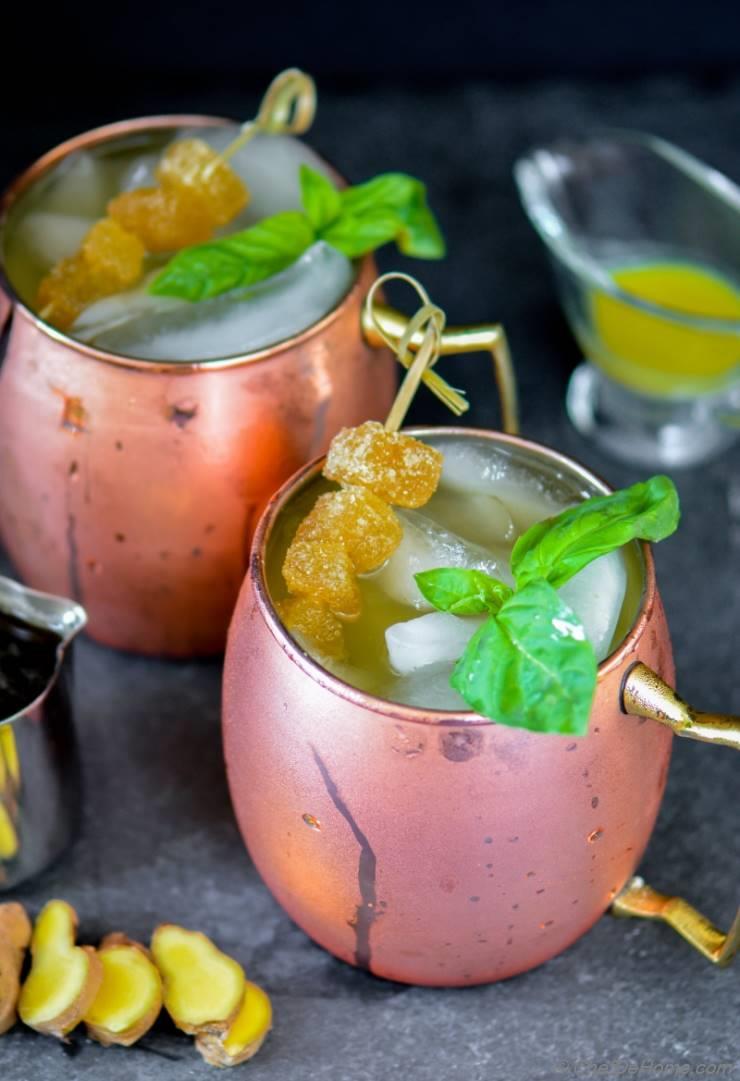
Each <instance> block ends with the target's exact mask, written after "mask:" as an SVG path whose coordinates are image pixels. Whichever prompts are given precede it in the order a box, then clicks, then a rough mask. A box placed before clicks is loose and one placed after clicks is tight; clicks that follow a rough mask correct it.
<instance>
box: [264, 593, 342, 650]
mask: <svg viewBox="0 0 740 1081" xmlns="http://www.w3.org/2000/svg"><path fill="white" fill-rule="evenodd" d="M278 612H279V615H280V618H281V619H282V621H283V623H284V624H285V626H286V627H287V628H288V630H289V631H293V632H294V633H296V634H300V635H303V636H304V637H305V638H308V639H309V641H310V642H311V644H312V645H314V646H316V647H317V648H318V649H320V650H321V652H322V653H324V654H325V655H326V656H327V657H334V658H335V660H338V661H341V660H344V659H345V657H346V649H345V645H344V631H343V629H342V624H341V622H340V620H339V619H337V617H336V616H335V615H334V613H333V612H330V611H329V609H328V608H327V607H326V605H325V604H321V603H320V602H318V601H315V600H313V598H312V597H287V598H286V599H285V600H284V601H281V602H280V603H279V604H278Z"/></svg>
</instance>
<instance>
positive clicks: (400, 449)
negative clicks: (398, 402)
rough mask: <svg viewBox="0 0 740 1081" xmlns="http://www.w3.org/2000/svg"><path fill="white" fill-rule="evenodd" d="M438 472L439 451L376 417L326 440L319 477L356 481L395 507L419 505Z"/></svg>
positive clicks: (433, 486)
mask: <svg viewBox="0 0 740 1081" xmlns="http://www.w3.org/2000/svg"><path fill="white" fill-rule="evenodd" d="M441 474H442V452H441V451H439V450H437V448H436V447H430V446H428V445H427V444H426V443H422V442H420V440H418V439H414V438H413V436H410V435H403V434H402V433H401V432H389V431H387V430H386V429H385V428H384V427H383V425H382V424H380V423H379V422H378V421H376V420H368V421H366V422H365V424H361V425H360V426H359V427H357V428H343V429H342V431H340V432H339V434H338V435H336V436H335V437H334V439H333V440H332V443H331V446H330V447H329V453H328V455H327V458H326V465H325V466H324V476H325V477H328V478H329V480H335V481H339V482H340V483H342V484H360V485H364V486H365V487H366V488H369V489H370V491H371V492H374V493H375V495H377V496H379V497H380V498H381V499H383V500H385V502H386V503H391V504H395V505H396V506H398V507H423V506H424V504H425V503H428V502H429V500H430V499H431V498H432V496H433V495H434V492H435V491H436V489H437V485H438V484H439V478H440V476H441Z"/></svg>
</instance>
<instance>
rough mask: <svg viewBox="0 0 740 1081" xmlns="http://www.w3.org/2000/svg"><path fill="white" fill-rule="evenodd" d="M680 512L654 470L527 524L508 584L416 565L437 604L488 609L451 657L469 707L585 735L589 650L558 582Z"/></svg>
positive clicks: (663, 528) (466, 610)
mask: <svg viewBox="0 0 740 1081" xmlns="http://www.w3.org/2000/svg"><path fill="white" fill-rule="evenodd" d="M679 517H680V510H679V504H678V494H677V492H676V489H675V486H674V484H673V482H672V481H671V480H670V479H669V478H668V477H663V476H657V477H651V479H650V480H648V481H646V482H645V483H643V484H634V485H632V487H631V488H625V489H624V490H622V491H620V492H614V493H613V494H612V495H608V496H597V497H595V498H593V499H587V500H584V502H583V503H579V504H578V505H577V506H575V507H571V508H570V509H569V510H566V511H563V512H562V514H558V515H556V516H555V517H553V518H548V519H546V520H545V521H543V522H538V523H537V524H536V525H534V526H532V528H531V529H528V530H527V532H526V533H524V534H523V535H522V536H521V537H520V538H519V540H518V541H517V542H516V544H515V545H514V549H513V551H512V557H511V570H512V574H513V576H514V581H515V583H516V588H515V590H512V589H511V588H510V587H509V586H507V585H506V584H505V583H504V582H500V581H498V580H497V579H495V578H491V577H489V576H488V575H487V574H485V573H484V572H483V571H478V570H461V569H460V568H459V567H439V568H437V569H435V570H429V571H423V572H422V573H420V574H417V575H416V582H417V584H418V586H419V589H420V590H421V592H422V594H423V595H424V597H426V599H427V600H428V601H429V603H430V604H432V605H433V606H434V607H435V608H438V609H439V610H440V611H443V612H453V613H454V614H456V615H473V614H480V613H483V612H488V619H487V620H486V621H485V623H484V624H483V625H482V626H481V627H480V628H479V629H478V630H477V631H476V633H475V634H474V635H473V637H472V638H471V639H470V641H469V642H468V645H467V647H466V649H465V652H464V653H463V655H462V657H461V658H460V660H459V661H458V662H457V665H456V666H455V669H454V671H453V673H452V676H451V678H450V683H451V685H452V686H453V687H454V688H455V690H457V691H458V692H459V693H460V694H461V695H462V697H463V698H464V699H465V701H466V702H467V703H468V705H469V706H470V707H471V709H474V710H475V711H476V712H477V713H480V714H482V715H483V716H485V717H490V718H491V720H495V721H497V722H498V723H499V724H506V725H512V726H514V727H519V728H528V729H530V731H534V732H558V733H561V734H563V735H573V736H583V735H585V734H586V731H587V729H588V718H589V713H590V711H591V703H592V701H593V695H594V690H595V688H596V676H597V664H596V656H595V654H594V650H593V647H592V645H591V643H590V642H589V641H588V639H587V638H586V632H585V629H584V627H583V624H582V622H581V621H580V619H579V618H578V616H577V615H576V613H575V612H574V611H573V610H572V609H571V608H570V607H569V606H568V605H567V604H566V603H565V602H564V601H563V600H562V598H561V597H560V596H559V594H558V593H557V592H556V590H557V589H558V588H560V586H562V585H564V584H565V583H566V582H567V581H568V580H569V579H570V578H572V577H573V575H574V574H577V573H578V571H580V570H582V569H583V567H585V566H586V565H587V564H588V563H590V562H592V560H594V559H598V558H599V556H602V555H606V554H607V553H608V552H612V551H615V550H616V549H617V548H621V547H622V545H624V544H627V543H628V542H629V541H631V540H650V541H659V540H662V539H663V538H664V537H667V536H670V534H671V533H673V532H674V530H675V529H676V527H677V525H678V521H679Z"/></svg>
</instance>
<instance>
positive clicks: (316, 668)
mask: <svg viewBox="0 0 740 1081" xmlns="http://www.w3.org/2000/svg"><path fill="white" fill-rule="evenodd" d="M403 430H404V431H405V432H407V433H408V434H410V435H415V436H421V437H423V436H425V435H450V436H462V437H463V438H465V437H468V436H477V437H480V438H483V439H486V440H489V441H491V442H495V443H503V444H505V445H507V446H510V447H517V448H521V449H525V450H534V451H536V452H537V453H539V454H544V456H545V457H546V458H547V459H548V460H549V461H550V462H552V463H554V464H555V465H558V466H561V467H563V468H565V469H567V470H568V471H569V472H570V473H571V474H575V475H576V476H578V477H580V478H581V479H583V480H585V481H587V482H588V483H589V484H591V485H594V486H595V487H596V488H598V489H599V490H600V491H601V492H603V494H605V495H607V494H609V493H610V492H612V491H614V489H613V488H612V487H611V485H609V484H608V483H607V482H606V481H605V480H604V479H603V478H602V477H600V476H599V475H598V474H596V473H594V472H593V471H592V470H590V469H588V468H587V467H586V466H584V465H582V464H581V463H580V462H578V461H576V460H575V459H574V458H570V457H569V456H568V455H566V454H562V453H561V452H560V451H557V450H553V448H552V447H547V446H545V445H544V444H543V443H538V442H536V441H535V440H532V439H524V438H523V437H522V436H516V435H508V434H506V433H504V432H498V431H494V430H492V429H486V428H463V427H460V426H447V425H442V426H433V425H415V426H411V427H408V428H404V429H403ZM324 461H325V456H321V457H318V458H315V459H313V461H311V462H308V463H307V464H306V465H305V466H303V467H302V468H301V469H299V470H298V471H297V472H295V473H294V474H293V476H292V477H289V478H288V480H287V481H285V483H284V484H283V485H282V486H281V487H280V488H279V489H278V490H277V492H275V494H274V495H273V496H272V498H271V499H270V502H269V503H268V504H267V506H266V507H265V509H264V511H263V512H262V515H261V516H260V519H259V522H258V523H257V528H256V530H255V534H254V540H253V543H252V554H251V556H250V576H251V581H252V588H253V589H254V593H255V597H256V601H257V605H258V607H259V610H260V614H261V615H262V617H263V619H264V620H265V622H266V624H267V626H268V627H269V629H270V632H271V634H272V635H273V637H274V638H275V640H276V641H277V643H278V645H280V647H281V648H282V649H283V650H284V651H285V653H286V654H287V655H288V657H289V658H290V660H291V661H293V663H294V664H296V665H298V667H299V668H300V669H301V671H302V672H304V674H305V675H307V676H308V677H309V678H310V679H312V680H313V681H314V682H315V683H318V684H319V686H321V687H324V688H325V689H326V690H328V691H329V692H330V693H332V694H335V695H337V696H338V697H339V698H343V699H345V700H347V701H349V702H352V703H354V704H355V705H357V706H362V707H363V708H364V709H368V710H370V711H372V712H373V713H378V714H382V715H383V716H384V717H390V718H392V719H394V720H398V721H402V722H403V723H404V724H434V725H442V726H444V725H453V726H455V727H459V726H460V725H461V724H463V725H467V726H471V727H473V726H476V725H490V724H492V723H494V724H495V723H496V722H495V721H494V722H492V721H490V720H489V719H488V718H487V717H482V716H480V714H477V713H474V712H473V711H470V710H466V711H463V712H455V711H454V710H441V709H424V708H421V707H418V706H406V705H402V704H401V703H398V702H390V701H389V700H388V699H386V698H380V697H379V696H378V695H374V694H370V693H369V692H367V691H361V690H359V689H358V688H357V687H352V686H351V685H350V684H349V683H345V682H344V681H343V680H341V679H339V677H338V676H335V675H333V674H332V673H331V672H329V671H328V670H327V669H326V668H323V667H322V666H321V665H320V664H319V663H318V662H317V661H315V660H313V658H312V657H310V656H309V654H308V653H306V652H305V651H304V650H303V649H302V648H301V647H300V645H299V644H298V642H297V641H296V639H295V638H293V637H292V635H291V634H290V633H289V631H288V630H287V629H286V628H285V626H284V624H283V623H282V621H281V619H280V616H279V615H278V613H277V611H276V609H275V606H274V604H273V602H272V600H271V598H270V591H269V589H268V586H267V581H266V577H265V564H266V554H267V545H268V543H269V539H270V534H271V531H272V527H273V525H274V524H275V522H276V520H277V518H278V515H279V514H280V512H281V511H282V510H283V508H284V507H285V505H286V504H287V502H288V500H289V499H290V498H291V497H292V496H293V495H294V494H295V492H296V491H297V490H298V489H299V488H301V487H304V486H305V485H306V484H308V483H309V482H310V481H311V480H313V478H314V477H315V476H316V474H317V473H318V470H319V469H320V467H321V465H322V463H323V462H324ZM640 548H641V551H642V557H643V566H644V571H643V579H644V581H643V590H642V597H641V599H640V606H639V609H638V611H637V614H636V616H635V618H634V621H633V623H632V626H631V627H630V629H629V631H628V632H627V634H626V635H625V636H624V639H623V640H622V642H621V643H620V644H619V646H618V647H617V648H616V649H615V650H614V651H613V652H612V653H610V654H609V656H608V657H606V658H605V659H604V660H603V661H602V662H601V663H600V664H599V666H598V677H597V678H598V681H599V682H600V681H601V680H603V679H604V677H606V676H607V675H608V674H609V673H610V672H613V671H614V670H615V669H618V668H619V667H620V666H621V665H622V664H623V662H624V660H625V657H626V656H627V655H629V654H630V653H632V652H633V651H634V647H635V643H636V642H637V641H638V640H639V639H640V637H641V636H642V634H643V632H644V630H645V627H646V625H647V622H648V619H649V617H650V613H651V612H652V609H653V605H654V603H655V596H656V582H655V563H654V561H653V555H652V551H651V549H650V546H649V545H648V544H645V543H641V544H640Z"/></svg>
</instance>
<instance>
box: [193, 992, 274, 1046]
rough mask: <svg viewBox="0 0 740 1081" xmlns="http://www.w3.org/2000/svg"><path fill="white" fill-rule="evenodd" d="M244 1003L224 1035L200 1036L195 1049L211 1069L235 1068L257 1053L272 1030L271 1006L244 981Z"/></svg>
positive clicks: (263, 993) (196, 1040) (261, 993)
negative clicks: (220, 1067) (245, 987)
mask: <svg viewBox="0 0 740 1081" xmlns="http://www.w3.org/2000/svg"><path fill="white" fill-rule="evenodd" d="M246 986H247V989H246V993H245V995H244V1002H243V1003H242V1007H241V1009H240V1010H239V1013H238V1014H237V1015H236V1018H235V1019H234V1021H233V1022H232V1025H231V1028H230V1029H229V1031H228V1032H227V1033H226V1034H225V1035H224V1036H215V1035H213V1034H210V1033H201V1034H200V1035H199V1036H196V1038H195V1046H196V1047H197V1049H198V1050H199V1051H200V1053H201V1055H202V1056H203V1058H204V1059H205V1060H206V1062H208V1063H209V1064H210V1065H211V1066H239V1065H240V1064H241V1063H242V1062H246V1061H247V1059H250V1058H252V1057H253V1056H254V1055H256V1054H257V1052H258V1051H259V1049H260V1047H262V1044H263V1043H264V1042H265V1039H266V1037H267V1034H268V1032H269V1031H270V1029H271V1028H272V1003H271V1002H270V998H269V995H268V994H267V993H266V992H265V991H263V990H262V988H261V987H258V986H257V984H256V983H252V981H251V980H247V985H246Z"/></svg>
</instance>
